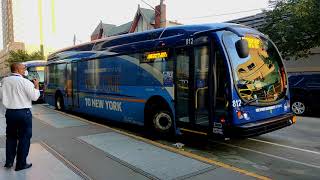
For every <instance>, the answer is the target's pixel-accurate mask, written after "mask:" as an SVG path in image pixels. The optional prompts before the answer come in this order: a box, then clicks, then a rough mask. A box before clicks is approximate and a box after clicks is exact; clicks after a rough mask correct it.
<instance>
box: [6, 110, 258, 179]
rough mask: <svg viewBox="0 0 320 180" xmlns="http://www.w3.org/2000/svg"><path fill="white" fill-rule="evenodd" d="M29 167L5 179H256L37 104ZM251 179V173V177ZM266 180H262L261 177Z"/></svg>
mask: <svg viewBox="0 0 320 180" xmlns="http://www.w3.org/2000/svg"><path fill="white" fill-rule="evenodd" d="M32 111H33V138H32V145H31V149H30V155H29V157H28V158H29V159H28V161H29V162H32V163H33V166H32V168H30V169H27V170H23V171H19V172H15V171H14V170H13V169H9V170H7V169H5V168H3V167H0V179H8V180H10V179H14V180H15V179H21V180H22V179H23V180H26V179H47V180H50V179H59V180H64V179H97V180H100V179H101V180H102V179H103V180H104V179H112V180H113V179H130V180H132V179H139V180H140V179H199V180H200V179H201V180H204V179H220V178H224V179H256V178H257V177H253V176H247V175H245V173H240V172H239V171H234V170H233V169H232V168H226V167H224V168H223V167H221V166H217V165H214V164H210V163H206V162H203V161H199V160H197V159H194V158H191V157H188V156H185V155H182V154H179V153H176V152H172V151H169V150H167V149H166V148H160V147H159V146H156V145H154V144H152V143H148V141H144V140H141V139H140V138H138V139H137V138H134V137H132V136H128V135H126V134H124V133H121V132H118V131H115V130H113V129H111V128H108V127H105V126H100V125H97V124H94V123H90V122H88V121H83V120H80V119H79V118H75V117H72V116H69V115H65V114H61V113H59V112H56V111H55V110H53V109H49V108H47V107H45V106H44V105H35V106H34V108H33V109H32ZM5 126H6V125H5V117H4V116H3V114H0V164H1V166H3V165H4V162H5ZM247 174H248V173H247ZM262 179H263V177H262Z"/></svg>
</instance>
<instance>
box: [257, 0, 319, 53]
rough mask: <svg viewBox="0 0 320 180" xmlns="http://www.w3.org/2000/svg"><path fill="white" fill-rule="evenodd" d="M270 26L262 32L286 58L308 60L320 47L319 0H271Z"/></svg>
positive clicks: (267, 24) (265, 27)
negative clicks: (312, 52)
mask: <svg viewBox="0 0 320 180" xmlns="http://www.w3.org/2000/svg"><path fill="white" fill-rule="evenodd" d="M269 5H270V7H273V8H274V9H273V10H272V11H268V12H267V23H266V25H265V26H264V27H263V28H262V29H260V31H262V32H263V33H265V34H267V35H268V36H269V37H270V38H271V39H272V40H273V41H274V42H275V44H276V45H277V46H278V48H279V50H280V51H281V53H282V55H283V57H290V56H294V57H296V58H300V57H305V56H307V55H308V54H309V53H310V49H311V48H314V47H318V46H320V0H271V1H269Z"/></svg>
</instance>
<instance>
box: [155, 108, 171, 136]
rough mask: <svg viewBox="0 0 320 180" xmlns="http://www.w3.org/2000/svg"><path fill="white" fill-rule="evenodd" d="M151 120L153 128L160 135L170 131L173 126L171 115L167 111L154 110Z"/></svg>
mask: <svg viewBox="0 0 320 180" xmlns="http://www.w3.org/2000/svg"><path fill="white" fill-rule="evenodd" d="M152 122H153V127H154V129H155V130H156V131H157V132H159V133H160V134H162V135H165V134H168V133H170V131H171V130H172V128H173V120H172V116H171V114H170V113H169V112H168V111H163V110H160V111H156V112H155V113H154V115H153V119H152Z"/></svg>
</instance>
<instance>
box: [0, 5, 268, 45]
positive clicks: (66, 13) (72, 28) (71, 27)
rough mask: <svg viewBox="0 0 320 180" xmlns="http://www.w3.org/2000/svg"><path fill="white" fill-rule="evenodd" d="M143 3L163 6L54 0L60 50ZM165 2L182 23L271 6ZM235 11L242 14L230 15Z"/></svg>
mask: <svg viewBox="0 0 320 180" xmlns="http://www.w3.org/2000/svg"><path fill="white" fill-rule="evenodd" d="M43 1H50V2H51V0H43ZM143 1H145V2H146V3H148V4H149V5H151V6H152V7H155V6H156V5H157V4H159V3H160V0H115V1H111V0H55V20H56V22H55V23H56V29H57V31H56V33H57V34H56V36H55V40H56V41H57V42H59V41H60V42H61V43H60V44H59V46H61V48H64V47H66V46H71V45H72V44H73V37H74V34H75V35H76V39H77V43H84V42H88V41H90V35H91V33H92V32H93V30H94V29H95V27H96V26H97V25H98V24H99V22H100V20H101V21H102V22H103V23H108V24H115V25H121V24H124V23H126V22H129V21H132V20H133V18H134V15H135V13H136V11H137V8H138V4H140V6H141V7H143V8H150V7H149V6H148V5H147V4H146V3H144V2H143ZM164 3H165V4H166V5H167V10H166V11H167V20H173V21H174V20H177V21H178V22H179V23H183V24H199V23H211V22H212V23H213V22H224V21H227V20H232V19H237V18H240V17H245V16H249V15H253V14H256V13H259V12H261V10H262V9H266V8H267V7H268V0H189V1H187V0H165V1H164ZM25 8H27V9H28V7H25ZM244 11H249V12H244ZM235 12H242V13H236V14H230V13H235ZM44 14H50V13H46V12H44ZM223 14H229V15H223ZM44 19H46V18H44ZM47 19H50V18H47ZM0 20H1V16H0ZM44 24H46V23H45V22H44ZM0 28H2V27H1V26H0ZM0 49H2V29H0Z"/></svg>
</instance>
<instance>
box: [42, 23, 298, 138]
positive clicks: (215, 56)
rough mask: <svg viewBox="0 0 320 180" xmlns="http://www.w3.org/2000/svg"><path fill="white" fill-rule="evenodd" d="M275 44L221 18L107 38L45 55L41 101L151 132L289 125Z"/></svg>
mask: <svg viewBox="0 0 320 180" xmlns="http://www.w3.org/2000/svg"><path fill="white" fill-rule="evenodd" d="M289 97H290V96H289V91H288V80H287V74H286V71H285V67H284V65H283V61H282V58H281V56H280V54H279V52H278V50H277V48H276V47H275V45H274V43H273V42H272V41H271V40H269V39H268V37H267V36H265V35H263V34H262V33H260V32H258V31H257V30H254V29H251V28H248V27H245V26H241V25H237V24H228V23H219V24H203V25H181V26H174V27H167V28H163V29H154V30H150V31H145V32H139V33H130V34H125V35H120V36H114V37H108V38H106V39H101V40H97V41H93V42H90V43H85V44H81V45H77V46H73V47H69V48H66V49H63V50H60V51H58V52H55V53H53V54H51V55H50V56H49V58H48V65H47V67H46V80H45V101H46V102H47V103H49V104H50V105H53V106H55V107H56V108H57V109H58V110H70V111H75V112H79V113H84V114H88V115H92V116H96V117H100V118H105V119H107V120H111V121H118V122H126V123H132V124H137V125H141V126H145V127H146V128H147V129H148V130H152V131H154V132H156V133H157V134H165V135H168V134H180V133H183V132H193V133H199V134H206V135H209V136H211V135H212V136H215V137H249V136H254V135H259V134H263V133H267V132H271V131H274V130H277V129H280V128H283V127H286V126H289V125H291V124H293V123H295V117H294V116H293V115H292V113H291V112H290V100H289Z"/></svg>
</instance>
